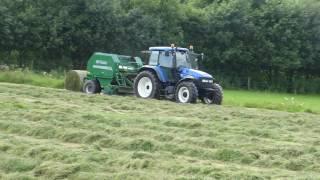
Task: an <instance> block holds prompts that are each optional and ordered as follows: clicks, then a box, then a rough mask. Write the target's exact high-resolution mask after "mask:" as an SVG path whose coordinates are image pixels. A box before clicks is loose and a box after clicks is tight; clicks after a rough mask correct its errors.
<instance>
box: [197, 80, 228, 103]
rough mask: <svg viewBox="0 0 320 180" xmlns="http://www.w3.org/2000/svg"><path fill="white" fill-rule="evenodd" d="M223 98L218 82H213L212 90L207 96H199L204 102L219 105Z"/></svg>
mask: <svg viewBox="0 0 320 180" xmlns="http://www.w3.org/2000/svg"><path fill="white" fill-rule="evenodd" d="M222 100H223V89H222V87H221V86H220V85H219V84H216V83H215V84H213V92H212V93H211V94H210V95H209V96H207V97H203V98H201V101H202V102H203V103H204V104H216V105H221V104H222Z"/></svg>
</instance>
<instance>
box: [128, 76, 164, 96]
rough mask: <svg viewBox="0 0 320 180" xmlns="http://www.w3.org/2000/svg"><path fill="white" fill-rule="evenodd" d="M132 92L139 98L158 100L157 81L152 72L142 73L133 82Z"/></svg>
mask: <svg viewBox="0 0 320 180" xmlns="http://www.w3.org/2000/svg"><path fill="white" fill-rule="evenodd" d="M134 91H135V94H136V96H137V97H140V98H145V99H147V98H158V97H159V80H158V78H157V77H156V76H155V75H154V74H153V73H152V72H150V71H142V72H140V73H139V74H138V76H137V77H136V79H135V81H134Z"/></svg>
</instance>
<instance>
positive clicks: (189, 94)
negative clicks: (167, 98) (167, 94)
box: [175, 81, 198, 103]
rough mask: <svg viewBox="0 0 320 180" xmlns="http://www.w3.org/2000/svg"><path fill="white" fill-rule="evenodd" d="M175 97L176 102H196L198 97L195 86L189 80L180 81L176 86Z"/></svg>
mask: <svg viewBox="0 0 320 180" xmlns="http://www.w3.org/2000/svg"><path fill="white" fill-rule="evenodd" d="M175 97H176V101H177V102H178V103H196V102H197V99H198V89H197V86H196V85H195V84H194V83H193V82H191V81H184V82H181V83H180V84H179V85H178V86H177V89H176V93H175Z"/></svg>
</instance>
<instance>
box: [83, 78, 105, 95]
mask: <svg viewBox="0 0 320 180" xmlns="http://www.w3.org/2000/svg"><path fill="white" fill-rule="evenodd" d="M100 91H101V87H100V84H99V82H98V81H96V80H87V81H86V82H85V83H84V86H83V92H85V93H87V94H96V93H99V92H100Z"/></svg>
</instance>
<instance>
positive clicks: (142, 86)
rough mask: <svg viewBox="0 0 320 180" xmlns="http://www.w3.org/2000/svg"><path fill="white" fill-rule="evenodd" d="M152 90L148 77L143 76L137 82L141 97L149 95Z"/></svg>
mask: <svg viewBox="0 0 320 180" xmlns="http://www.w3.org/2000/svg"><path fill="white" fill-rule="evenodd" d="M152 90H153V85H152V81H151V79H150V78H148V77H143V78H141V79H140V80H139V83H138V93H139V95H140V96H141V97H143V98H148V97H150V95H151V93H152Z"/></svg>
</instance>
